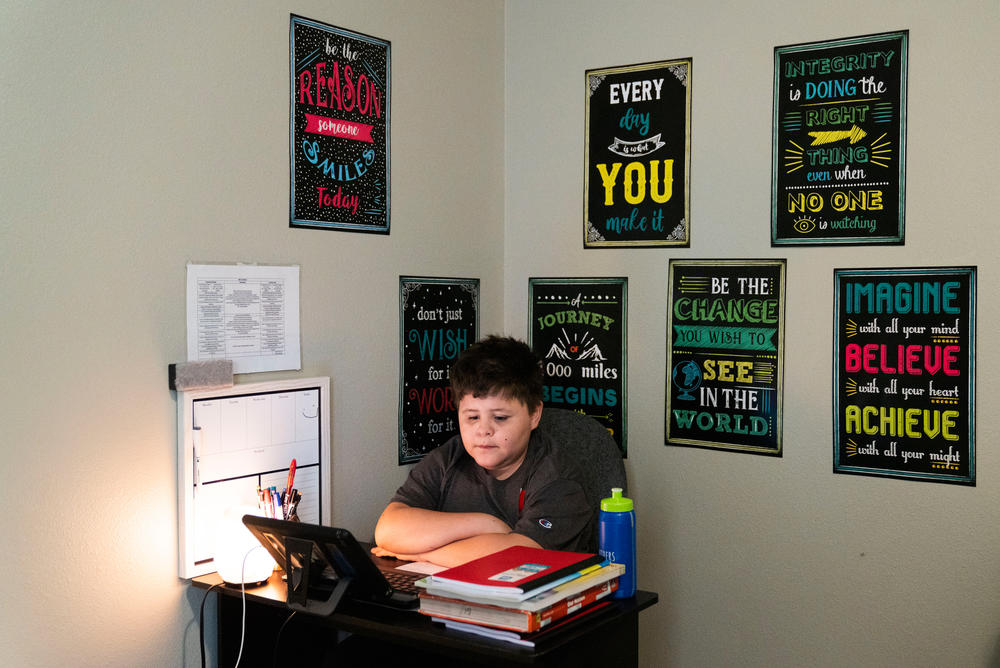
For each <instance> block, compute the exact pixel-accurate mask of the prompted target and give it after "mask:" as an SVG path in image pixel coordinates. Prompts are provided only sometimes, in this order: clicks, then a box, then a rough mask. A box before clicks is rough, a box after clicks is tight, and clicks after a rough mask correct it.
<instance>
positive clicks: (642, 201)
mask: <svg viewBox="0 0 1000 668" xmlns="http://www.w3.org/2000/svg"><path fill="white" fill-rule="evenodd" d="M586 125H587V130H586V141H587V147H586V165H585V173H586V179H585V181H586V185H585V188H584V200H583V201H584V205H583V221H584V236H583V245H584V247H585V248H600V247H608V246H611V247H614V246H679V247H687V246H689V245H690V235H689V227H690V223H689V220H690V216H689V213H688V207H689V200H690V197H689V193H690V174H691V59H690V58H684V59H680V60H671V61H663V62H657V63H647V64H644V65H629V66H625V67H611V68H605V69H597V70H587V107H586Z"/></svg>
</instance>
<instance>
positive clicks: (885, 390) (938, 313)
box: [833, 267, 976, 485]
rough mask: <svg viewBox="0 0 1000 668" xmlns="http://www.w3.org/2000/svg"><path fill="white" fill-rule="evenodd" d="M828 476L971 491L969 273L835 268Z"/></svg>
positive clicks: (972, 321) (972, 285) (972, 283)
mask: <svg viewBox="0 0 1000 668" xmlns="http://www.w3.org/2000/svg"><path fill="white" fill-rule="evenodd" d="M833 277H834V281H833V282H834V332H833V341H834V345H835V348H834V354H833V424H834V435H833V436H834V438H833V470H834V472H835V473H856V474H862V475H872V476H886V477H892V478H903V479H908V480H921V481H931V482H945V483H956V484H964V485H975V484H976V447H975V437H976V429H975V424H976V422H975V407H976V404H975V394H976V378H975V375H976V374H975V370H976V268H975V267H918V268H892V269H888V268H887V269H834V272H833Z"/></svg>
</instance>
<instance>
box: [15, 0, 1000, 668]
mask: <svg viewBox="0 0 1000 668" xmlns="http://www.w3.org/2000/svg"><path fill="white" fill-rule="evenodd" d="M292 11H294V12H295V13H298V14H302V15H305V16H309V17H310V18H315V19H319V20H326V21H329V22H331V23H334V24H337V25H342V26H345V27H348V28H353V29H356V30H360V31H363V32H367V33H370V34H373V35H377V36H379V37H383V38H386V39H389V40H391V41H392V69H393V89H392V133H393V134H392V189H393V190H392V203H393V209H392V225H393V227H392V229H393V231H392V234H391V235H389V236H388V237H382V236H372V235H363V234H349V233H339V232H325V231H308V230H289V229H288V228H287V202H288V192H287V182H288V171H287V170H288V166H287V165H288V148H287V138H286V129H287V97H286V96H287V85H288V83H287V49H288V38H287V27H288V14H289V12H292ZM998 14H1000V10H998V5H997V3H996V2H995V0H986V1H983V2H972V1H970V0H959V1H958V2H957V3H953V4H952V6H950V7H949V8H947V9H943V8H942V6H941V5H940V4H939V3H930V2H926V3H925V2H911V3H905V2H894V3H862V2H856V1H854V0H850V1H847V2H840V3H826V2H816V1H813V0H810V1H808V2H802V1H798V2H790V1H788V0H776V1H775V2H772V3H769V4H768V5H767V9H766V10H764V9H759V8H757V7H755V6H753V4H752V3H737V2H729V3H726V2H701V3H695V2H684V3H672V4H668V3H654V2H631V3H620V2H619V3H607V4H605V3H600V2H594V1H592V0H580V1H575V2H569V1H566V2H523V1H519V0H508V2H507V3H506V5H505V4H504V3H503V2H501V0H496V1H493V2H482V1H480V2H471V1H463V0H424V1H422V2H420V3H413V2H406V1H405V0H396V1H389V0H384V1H382V0H375V1H373V0H338V1H337V2H333V3H330V2H320V1H319V0H306V1H305V2H300V3H297V4H295V5H294V6H290V5H285V4H282V3H277V2H250V3H247V2H236V1H232V2H211V3H199V2H185V3H181V2H158V3H156V2H141V3H124V2H101V3H86V4H84V3H55V2H36V3H27V2H8V3H3V4H0V62H2V63H3V64H2V65H0V109H2V112H3V115H2V120H3V124H2V126H0V155H2V156H3V157H2V159H0V213H2V216H0V217H2V223H0V224H2V227H0V283H2V285H3V292H2V294H3V301H2V304H3V307H4V308H3V315H4V324H3V326H2V327H0V362H2V365H3V366H2V368H3V374H2V380H0V383H2V384H0V387H2V398H3V401H2V402H0V406H2V409H0V411H2V412H0V420H2V422H0V423H2V424H3V436H2V440H0V447H2V450H0V452H2V462H0V463H2V465H0V489H2V490H3V491H4V492H5V494H6V496H7V498H8V499H9V500H12V503H11V506H10V507H9V509H8V512H5V513H0V516H2V518H3V519H2V520H0V531H2V535H3V536H4V543H3V544H4V546H5V557H6V567H7V568H6V572H7V577H5V578H4V584H3V589H2V592H0V593H2V600H3V602H4V605H3V606H2V608H0V621H2V623H0V656H2V657H4V663H5V664H8V665H14V666H27V665H39V666H48V665H95V666H96V665H101V666H106V665H120V666H132V665H164V666H177V665H197V663H198V656H197V612H198V604H199V603H200V601H201V594H200V592H192V591H190V589H189V587H188V586H187V585H186V584H184V583H182V582H180V581H178V580H177V579H176V528H175V527H176V458H175V454H174V453H175V451H176V431H175V426H174V421H175V402H174V399H173V397H172V395H171V394H170V392H168V391H167V389H166V365H167V364H168V363H169V362H174V361H178V360H181V359H183V357H184V355H185V330H184V294H183V290H184V266H185V263H186V262H189V261H204V262H235V261H246V262H262V263H274V264H298V265H300V266H301V268H302V331H303V334H302V348H303V371H302V372H301V375H303V376H305V375H329V376H330V377H331V382H332V389H333V439H332V440H333V451H334V477H333V484H334V512H333V517H334V521H335V522H336V523H338V524H340V525H343V526H346V527H348V528H350V529H352V530H354V531H356V532H358V533H359V534H361V535H365V534H366V533H368V532H370V531H371V527H372V524H373V522H374V519H375V517H376V516H377V513H378V511H379V510H380V508H381V505H382V504H383V503H384V501H385V499H386V498H387V496H388V495H389V494H390V493H391V491H392V490H393V489H394V488H395V486H396V485H397V484H398V483H399V481H400V480H401V478H402V476H403V474H404V473H405V471H404V470H403V469H401V468H399V467H397V466H396V464H395V456H396V455H395V450H396V435H395V426H396V417H395V409H396V391H397V372H398V369H397V362H396V359H397V352H396V351H397V350H398V347H397V346H398V341H397V339H398V335H397V328H398V318H397V301H398V300H397V296H396V288H397V280H398V278H397V277H398V276H399V275H400V274H414V275H440V276H478V277H480V278H481V279H482V312H481V325H482V330H483V332H484V333H485V332H490V331H497V330H500V329H506V331H509V332H511V333H514V334H519V335H523V334H524V333H525V331H526V329H525V328H526V323H525V316H524V314H525V311H526V296H527V279H528V277H529V276H539V275H546V276H558V275H565V276H578V275H583V276H587V275H593V276H601V275H608V276H618V275H627V276H628V277H629V302H630V314H629V315H630V323H629V332H630V342H629V343H630V352H631V355H630V357H629V364H630V367H629V388H628V389H629V459H628V463H627V467H628V472H629V475H630V482H631V486H632V494H633V496H634V497H635V499H636V504H637V509H638V515H639V522H640V538H639V541H640V549H641V553H642V557H641V559H640V569H641V570H640V574H639V583H640V586H642V587H643V588H647V589H654V590H657V591H659V593H660V596H661V602H660V604H659V605H658V606H656V607H655V608H653V609H652V610H650V611H649V612H648V613H644V615H643V618H642V623H641V656H642V659H643V664H644V665H647V666H662V665H673V666H702V665H735V664H742V665H758V666H764V665H783V666H799V665H831V666H836V665H851V664H856V665H865V666H872V665H879V666H937V665H970V666H984V665H993V664H996V663H998V662H1000V649H998V647H1000V643H998V639H1000V631H998V628H1000V596H998V595H997V591H998V587H1000V585H998V584H997V583H998V582H1000V559H998V557H997V554H1000V528H998V523H997V522H995V518H996V512H995V509H996V508H998V507H1000V504H998V501H1000V498H998V497H1000V489H998V484H997V480H998V479H1000V457H998V456H997V454H996V452H995V451H994V449H992V448H991V447H990V435H991V434H992V433H994V432H995V431H997V427H998V424H997V420H998V418H997V417H996V416H995V414H994V413H995V412H994V411H992V410H990V408H991V406H992V400H993V396H994V394H995V389H994V385H995V382H994V380H993V379H994V378H995V377H997V372H998V368H997V366H998V361H1000V360H998V355H997V353H996V351H995V350H994V349H993V348H992V347H991V346H990V335H991V332H992V330H993V329H995V328H996V325H997V320H998V313H997V305H996V300H995V299H994V298H993V295H994V294H996V292H997V287H998V285H997V278H996V276H995V272H992V271H991V269H993V268H994V267H995V266H996V261H995V256H996V252H997V249H998V247H1000V244H998V240H1000V233H998V232H997V231H996V226H995V224H994V222H993V218H994V216H995V214H994V212H995V211H996V210H997V209H998V208H1000V206H998V205H1000V201H998V200H1000V196H998V195H997V191H996V188H995V187H994V186H993V181H992V178H991V177H992V174H991V169H992V165H993V164H994V163H995V161H996V160H995V156H994V153H995V147H996V145H997V143H998V142H997V139H998V138H1000V137H998V130H997V127H998V125H997V123H996V117H997V114H996V111H995V110H996V109H997V108H998V106H1000V94H998V89H997V84H996V77H995V76H994V73H993V68H994V66H995V63H996V62H998V57H1000V47H998V46H997V40H996V37H995V35H996V33H997V29H998V28H1000V16H998ZM899 28H908V29H910V31H911V33H910V39H911V43H910V79H909V85H910V101H909V115H908V119H909V137H908V149H909V158H908V165H907V185H908V193H907V243H906V245H905V246H904V247H900V248H866V247H861V248H851V249H829V250H826V249H812V248H790V249H772V248H770V246H769V243H768V232H767V229H768V211H769V171H770V110H771V100H770V95H771V78H770V77H771V66H772V49H773V47H774V46H775V45H780V44H788V43H793V42H799V41H807V40H814V39H824V38H831V37H841V36H848V35H857V34H864V33H868V32H878V31H884V30H892V29H899ZM681 56H691V57H693V58H694V67H693V81H694V119H693V135H694V137H693V142H694V150H693V169H692V172H693V178H692V193H691V195H692V204H691V217H692V246H691V248H690V249H683V250H662V249H659V250H657V249H634V250H599V251H597V250H591V251H587V252H584V251H583V250H582V248H581V244H580V241H579V240H580V229H581V225H582V222H581V219H582V210H581V209H582V187H583V186H582V181H583V178H582V177H583V81H584V78H583V72H584V70H585V69H587V68H592V67H603V66H610V65H618V64H627V63H633V62H645V61H649V60H656V59H661V58H673V57H681ZM504 221H506V222H504ZM670 257H688V258H695V257H787V258H788V272H789V282H788V304H787V306H788V321H787V330H786V337H787V349H786V353H785V363H786V377H785V382H786V385H785V402H786V403H785V407H786V414H785V425H784V437H785V455H784V457H783V458H781V459H772V458H766V457H754V456H748V455H737V454H730V453H719V452H712V451H705V450H692V449H686V448H667V447H665V446H663V445H662V440H663V386H664V372H663V368H664V364H665V338H666V332H665V304H666V294H665V284H666V271H667V260H668V259H669V258H670ZM941 264H962V265H967V264H975V265H978V266H979V267H980V274H979V296H980V303H979V320H978V322H979V332H980V336H979V359H978V376H979V383H978V392H979V401H978V405H979V409H980V410H979V420H978V434H979V446H980V447H979V453H978V461H977V469H978V477H979V484H978V486H977V487H975V488H962V487H954V486H948V485H938V484H926V483H912V482H902V481H892V480H879V479H874V478H866V477H854V476H838V475H833V474H832V473H831V472H830V469H831V455H830V449H831V444H830V433H831V430H832V428H831V416H830V389H829V388H830V385H831V377H830V331H831V324H832V323H831V319H830V318H831V316H830V313H831V310H832V307H831V305H830V303H829V301H830V295H831V292H832V281H831V277H832V269H833V268H834V267H845V266H849V267H854V266H911V265H916V266H920V265H941ZM282 375H297V374H294V373H292V374H271V375H270V376H271V377H281V376H282ZM258 379H260V376H259V375H253V376H247V377H244V378H242V379H241V380H244V381H251V380H258ZM110 555H115V556H114V557H113V558H112V557H111V556H110ZM654 565H656V566H655V567H654ZM210 612H211V609H210Z"/></svg>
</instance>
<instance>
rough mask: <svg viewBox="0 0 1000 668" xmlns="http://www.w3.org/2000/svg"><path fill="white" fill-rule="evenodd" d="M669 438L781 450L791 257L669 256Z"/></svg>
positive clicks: (767, 451)
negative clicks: (787, 266) (787, 272)
mask: <svg viewBox="0 0 1000 668" xmlns="http://www.w3.org/2000/svg"><path fill="white" fill-rule="evenodd" d="M669 289H670V296H669V299H668V303H669V311H668V313H667V393H666V396H667V405H666V443H667V444H668V445H684V446H694V447H705V448H718V449H724V450H735V451H742V452H749V453H755V454H762V455H775V456H781V454H782V439H781V420H782V377H783V353H784V329H785V260H671V261H670V276H669Z"/></svg>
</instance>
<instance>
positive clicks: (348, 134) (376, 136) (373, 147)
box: [289, 14, 390, 234]
mask: <svg viewBox="0 0 1000 668" xmlns="http://www.w3.org/2000/svg"><path fill="white" fill-rule="evenodd" d="M289 55H290V60H291V62H290V71H291V72H290V73H291V85H290V87H289V88H290V91H291V101H290V104H289V111H290V114H291V117H290V119H289V141H290V146H289V151H290V154H291V187H290V196H291V227H309V228H318V229H327V230H345V231H352V232H374V233H379V234H388V233H389V90H390V86H389V83H390V69H389V42H387V41H386V40H383V39H378V38H377V37H371V36H369V35H363V34H361V33H357V32H353V31H350V30H345V29H343V28H337V27H334V26H331V25H327V24H325V23H320V22H319V21H313V20H311V19H307V18H303V17H301V16H296V15H294V14H292V17H291V29H290V35H289Z"/></svg>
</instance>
